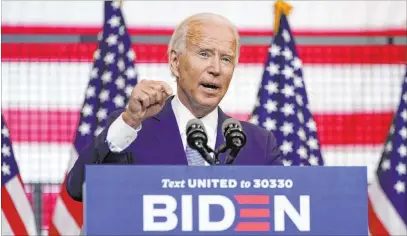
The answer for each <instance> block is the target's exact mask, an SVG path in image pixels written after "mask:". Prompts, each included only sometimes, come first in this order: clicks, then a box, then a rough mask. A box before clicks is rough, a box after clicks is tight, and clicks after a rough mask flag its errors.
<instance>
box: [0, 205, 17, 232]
mask: <svg viewBox="0 0 407 236" xmlns="http://www.w3.org/2000/svg"><path fill="white" fill-rule="evenodd" d="M1 235H14V232H13V230H11V226H10V224H9V223H8V220H7V218H6V216H5V215H4V212H3V209H2V210H1Z"/></svg>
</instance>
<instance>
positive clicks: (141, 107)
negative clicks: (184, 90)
mask: <svg viewBox="0 0 407 236" xmlns="http://www.w3.org/2000/svg"><path fill="white" fill-rule="evenodd" d="M171 95H172V89H171V87H170V86H169V85H168V84H167V83H165V82H163V81H156V80H142V81H140V82H139V83H138V84H137V85H136V86H135V87H134V88H133V91H132V92H131V95H130V97H129V103H128V106H127V108H126V110H125V112H124V113H123V116H122V117H123V120H124V122H126V124H128V125H129V126H131V127H133V128H137V127H138V126H139V125H140V124H141V122H142V121H143V120H145V119H147V118H148V117H151V116H154V115H155V114H157V113H158V112H160V111H161V109H162V108H163V107H164V103H165V100H167V98H168V97H169V96H171Z"/></svg>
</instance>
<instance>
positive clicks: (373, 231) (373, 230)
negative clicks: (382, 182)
mask: <svg viewBox="0 0 407 236" xmlns="http://www.w3.org/2000/svg"><path fill="white" fill-rule="evenodd" d="M367 204H368V212H369V213H368V215H369V232H370V235H382V236H388V235H389V233H388V232H387V230H386V229H385V228H384V226H383V224H382V222H381V221H380V220H379V218H378V217H377V215H376V212H375V210H374V209H373V206H372V201H371V200H370V197H368V201H367Z"/></svg>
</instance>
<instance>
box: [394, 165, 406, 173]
mask: <svg viewBox="0 0 407 236" xmlns="http://www.w3.org/2000/svg"><path fill="white" fill-rule="evenodd" d="M396 171H397V172H398V173H399V175H405V174H406V164H404V163H401V162H400V163H399V164H398V165H397V166H396Z"/></svg>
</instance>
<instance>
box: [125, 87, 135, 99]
mask: <svg viewBox="0 0 407 236" xmlns="http://www.w3.org/2000/svg"><path fill="white" fill-rule="evenodd" d="M132 91H133V88H132V87H131V86H130V85H127V86H126V88H125V89H124V92H125V93H126V95H127V97H129V96H130V95H131V92H132Z"/></svg>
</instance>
